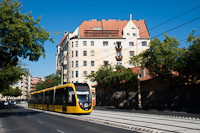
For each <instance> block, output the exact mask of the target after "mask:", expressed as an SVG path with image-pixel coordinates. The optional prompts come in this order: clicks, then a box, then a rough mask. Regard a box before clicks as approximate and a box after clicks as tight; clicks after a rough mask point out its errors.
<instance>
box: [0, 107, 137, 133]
mask: <svg viewBox="0 0 200 133" xmlns="http://www.w3.org/2000/svg"><path fill="white" fill-rule="evenodd" d="M45 112H47V111H45ZM45 112H44V111H41V110H40V111H37V110H32V109H26V108H24V107H18V106H6V107H5V108H1V109H0V132H1V133H22V132H23V133H45V132H48V133H56V132H57V133H70V132H73V133H76V132H89V133H90V132H104V133H112V132H113V133H117V132H118V133H121V132H126V133H128V132H133V130H126V129H122V128H117V127H114V126H106V125H102V124H97V123H91V122H87V121H82V120H77V119H73V118H69V117H64V116H68V115H67V114H62V113H56V112H50V113H45ZM75 116H77V115H75ZM87 116H90V115H85V118H87Z"/></svg>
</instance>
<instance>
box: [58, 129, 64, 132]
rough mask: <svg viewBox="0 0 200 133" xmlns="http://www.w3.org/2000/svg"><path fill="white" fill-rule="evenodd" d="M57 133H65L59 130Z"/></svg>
mask: <svg viewBox="0 0 200 133" xmlns="http://www.w3.org/2000/svg"><path fill="white" fill-rule="evenodd" d="M57 131H58V132H60V133H65V132H63V131H61V130H59V129H58V130H57Z"/></svg>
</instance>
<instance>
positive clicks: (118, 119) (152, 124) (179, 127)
mask: <svg viewBox="0 0 200 133" xmlns="http://www.w3.org/2000/svg"><path fill="white" fill-rule="evenodd" d="M44 112H45V113H51V114H55V115H60V116H63V117H66V118H74V119H78V120H83V121H89V122H93V123H98V124H103V125H107V126H114V127H117V128H123V129H127V130H132V131H138V132H152V133H163V132H177V133H185V132H192V133H195V132H197V133H199V132H200V126H199V125H200V120H197V119H186V118H180V117H165V116H160V115H156V116H155V115H152V114H149V115H144V114H138V113H129V112H117V111H105V110H93V111H92V113H91V114H90V115H73V114H62V113H57V112H50V111H44Z"/></svg>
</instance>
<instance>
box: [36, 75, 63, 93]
mask: <svg viewBox="0 0 200 133" xmlns="http://www.w3.org/2000/svg"><path fill="white" fill-rule="evenodd" d="M45 78H46V80H45V81H42V82H40V83H37V84H36V85H35V90H34V91H39V90H43V89H46V88H49V87H54V86H58V85H59V84H61V79H60V77H59V76H58V75H55V74H50V75H48V76H46V77H45Z"/></svg>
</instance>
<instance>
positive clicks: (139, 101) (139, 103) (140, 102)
mask: <svg viewBox="0 0 200 133" xmlns="http://www.w3.org/2000/svg"><path fill="white" fill-rule="evenodd" d="M137 75H138V82H137V83H138V86H137V88H138V108H139V109H142V100H141V91H140V73H139V64H137Z"/></svg>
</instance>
